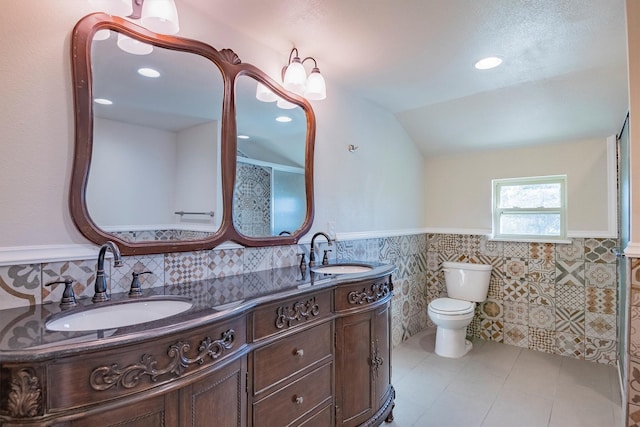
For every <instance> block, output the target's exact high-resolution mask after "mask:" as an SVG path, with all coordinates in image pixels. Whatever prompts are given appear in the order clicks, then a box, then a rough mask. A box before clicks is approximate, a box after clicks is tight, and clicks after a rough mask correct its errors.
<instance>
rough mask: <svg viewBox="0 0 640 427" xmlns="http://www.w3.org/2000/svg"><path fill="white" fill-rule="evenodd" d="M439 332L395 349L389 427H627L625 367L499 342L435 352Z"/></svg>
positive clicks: (478, 342) (476, 342) (477, 342)
mask: <svg viewBox="0 0 640 427" xmlns="http://www.w3.org/2000/svg"><path fill="white" fill-rule="evenodd" d="M434 345H435V330H432V329H429V330H426V331H423V332H421V333H419V334H417V335H415V336H413V337H411V338H410V339H409V340H407V341H406V342H404V343H402V344H401V345H399V346H398V347H396V348H394V350H393V359H392V382H393V386H394V387H395V389H396V406H395V409H394V411H393V413H394V417H395V419H394V421H393V423H390V424H384V425H386V426H389V427H392V426H393V427H409V426H416V427H430V426H433V427H474V426H482V427H538V426H549V427H620V426H622V420H621V409H620V406H621V403H620V392H619V381H618V372H617V369H616V368H614V367H612V366H607V365H599V364H597V363H593V362H585V361H582V360H577V359H573V358H569V357H563V356H558V355H553V354H546V353H541V352H537V351H533V350H528V349H524V348H520V347H514V346H509V345H506V344H499V343H495V342H491V341H483V340H474V347H473V349H472V350H471V352H470V353H469V354H467V355H466V356H464V357H462V358H460V359H447V358H442V357H439V356H437V355H436V354H435V353H434Z"/></svg>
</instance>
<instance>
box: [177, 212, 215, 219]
mask: <svg viewBox="0 0 640 427" xmlns="http://www.w3.org/2000/svg"><path fill="white" fill-rule="evenodd" d="M174 214H176V215H180V216H183V215H209V216H210V217H211V218H213V216H214V215H215V214H214V213H213V211H209V212H185V211H178V212H174Z"/></svg>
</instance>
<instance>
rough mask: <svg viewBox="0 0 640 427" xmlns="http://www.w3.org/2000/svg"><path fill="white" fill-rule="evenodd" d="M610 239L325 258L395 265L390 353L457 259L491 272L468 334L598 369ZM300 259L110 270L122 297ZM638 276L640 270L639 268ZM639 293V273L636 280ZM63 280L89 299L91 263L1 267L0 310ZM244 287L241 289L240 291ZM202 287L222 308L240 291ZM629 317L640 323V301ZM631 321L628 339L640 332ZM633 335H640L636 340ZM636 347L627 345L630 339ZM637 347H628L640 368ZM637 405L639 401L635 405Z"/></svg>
mask: <svg viewBox="0 0 640 427" xmlns="http://www.w3.org/2000/svg"><path fill="white" fill-rule="evenodd" d="M614 247H615V240H613V239H573V240H572V242H571V244H546V243H545V244H542V243H523V242H498V241H491V240H489V239H487V237H486V236H479V235H460V234H414V235H402V236H391V237H381V238H371V239H359V240H343V241H338V242H336V243H335V244H334V245H333V246H331V247H328V246H327V244H326V243H325V242H324V241H322V242H321V243H320V244H319V245H318V248H317V249H316V251H317V252H316V259H317V260H320V259H321V258H322V254H323V250H324V249H331V250H332V252H330V253H329V255H330V258H331V259H332V260H333V259H340V260H359V261H377V262H387V263H393V264H394V265H396V266H397V268H398V270H397V272H396V273H395V274H394V277H393V281H394V287H395V294H394V297H393V300H392V310H393V318H392V339H393V343H394V345H397V344H399V343H400V342H402V341H403V340H406V339H407V338H409V337H410V336H411V335H414V334H416V333H417V332H419V331H421V330H423V329H425V328H427V327H433V326H434V325H433V324H432V323H431V322H430V320H429V319H428V316H427V305H428V304H429V302H431V301H432V300H434V299H436V298H439V297H441V296H444V295H446V288H445V284H444V275H443V273H442V269H441V264H442V263H443V262H444V261H462V262H472V263H484V264H490V265H491V266H492V267H493V269H492V273H491V282H490V287H489V296H488V298H487V300H486V301H485V302H484V303H482V304H479V305H478V307H477V308H476V315H475V317H474V319H473V321H472V322H471V324H470V325H469V328H468V330H467V332H468V334H469V335H471V336H475V337H478V338H482V339H485V340H491V341H497V342H502V343H505V344H510V345H515V346H519V347H525V348H530V349H534V350H537V351H543V352H547V353H556V354H561V355H565V356H570V357H575V358H578V359H585V360H590V361H594V362H598V363H607V364H609V363H610V364H614V363H615V362H616V347H617V336H616V327H617V325H616V322H617V314H616V307H617V300H616V298H617V297H616V284H617V277H616V275H617V270H616V258H615V255H614V254H613V248H614ZM300 253H305V254H306V260H307V261H308V260H309V256H308V255H309V245H291V246H276V247H261V248H230V249H229V248H225V249H213V250H209V251H198V252H179V253H170V254H164V255H163V254H160V255H143V256H133V257H124V259H123V261H124V266H123V267H120V268H112V267H111V266H110V267H109V269H107V274H108V275H109V276H110V280H108V283H109V286H110V288H111V292H125V291H127V290H128V289H129V286H130V283H131V279H132V273H133V272H134V271H135V272H142V271H151V274H146V275H142V276H140V281H141V283H142V287H143V288H144V289H149V288H156V287H163V286H171V287H178V288H181V287H186V286H194V285H195V283H196V282H197V281H199V280H203V279H213V278H220V277H229V276H235V275H239V274H242V273H250V272H256V271H266V270H271V269H272V268H279V267H288V266H292V265H298V264H299V262H300V255H299V254H300ZM638 271H640V267H638ZM638 276H639V279H638V289H637V290H636V292H638V293H639V294H640V274H639V275H638ZM64 278H72V279H74V280H75V281H76V283H75V285H74V289H75V290H76V294H77V295H79V296H83V297H88V296H91V295H92V293H93V282H94V280H95V260H91V261H69V262H56V263H44V264H33V265H15V266H9V267H0V309H2V308H12V307H20V306H27V305H34V304H40V303H41V302H44V303H47V302H52V301H59V300H60V296H61V295H62V289H63V286H62V285H56V286H54V287H52V288H49V287H44V286H43V285H44V284H46V283H48V282H51V281H54V280H60V279H64ZM249 285H250V284H247V283H244V284H243V286H249ZM242 291H243V289H242V286H240V287H239V288H238V289H209V290H207V292H209V293H210V292H214V293H215V294H216V295H218V294H219V296H220V301H221V303H222V302H224V301H227V300H230V299H232V296H234V295H237V294H238V292H240V293H242ZM633 301H635V302H634V306H633V307H632V310H635V311H634V312H636V313H638V318H640V295H638V296H636V299H635V300H633ZM638 318H636V320H635V322H634V320H633V316H632V328H631V333H632V334H635V333H636V332H635V331H636V329H635V328H634V326H635V325H636V324H640V320H638ZM638 334H639V335H640V333H638ZM632 341H633V340H632ZM638 348H640V344H638V345H637V346H634V344H633V342H632V343H631V349H632V350H633V351H635V353H634V354H633V355H632V356H634V357H636V358H637V360H638V361H639V363H640V350H638ZM639 399H640V397H639Z"/></svg>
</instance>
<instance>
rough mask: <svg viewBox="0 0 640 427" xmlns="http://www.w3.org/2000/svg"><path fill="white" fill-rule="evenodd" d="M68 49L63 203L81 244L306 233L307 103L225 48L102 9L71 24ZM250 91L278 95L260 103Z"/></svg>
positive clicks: (169, 246)
mask: <svg viewBox="0 0 640 427" xmlns="http://www.w3.org/2000/svg"><path fill="white" fill-rule="evenodd" d="M71 54H72V55H71V64H72V71H73V84H74V100H75V122H76V123H75V124H76V132H75V133H76V137H75V153H74V164H73V171H72V175H71V186H70V194H69V206H70V210H71V216H72V218H73V220H74V222H75V224H76V226H77V227H78V230H79V231H80V232H81V233H82V234H83V235H84V236H85V237H86V238H87V239H89V240H90V241H92V242H94V243H97V244H102V243H104V242H105V241H107V240H113V241H115V242H116V243H118V245H119V246H120V249H121V252H122V253H123V254H125V255H135V254H140V255H141V254H151V253H167V252H178V251H196V250H206V249H211V248H214V247H215V246H217V245H219V244H221V243H224V242H227V241H233V242H237V243H240V244H242V245H245V246H268V245H287V244H293V243H296V242H297V241H298V239H299V238H300V237H302V236H303V235H304V233H306V232H307V231H308V230H309V229H310V227H311V224H312V221H313V151H314V138H315V116H314V114H313V110H312V109H311V105H310V104H309V102H308V101H306V100H305V99H303V98H301V97H299V96H297V95H294V94H292V93H290V92H287V91H286V90H284V89H283V88H282V86H280V85H279V84H278V83H277V82H275V81H274V80H273V79H272V78H271V77H269V76H268V75H267V74H265V73H264V72H263V71H261V70H260V69H258V68H256V67H255V66H253V65H251V64H244V63H242V61H241V60H240V58H238V56H237V55H236V54H235V53H234V52H233V51H232V50H231V49H222V50H217V49H216V48H214V47H212V46H210V45H208V44H206V43H202V42H199V41H197V40H190V39H185V38H180V37H174V36H166V35H160V34H155V33H152V32H150V31H148V30H146V29H145V28H142V27H140V26H138V25H136V24H134V23H132V22H129V21H128V20H126V19H123V18H120V17H117V16H111V15H107V14H104V13H94V14H90V15H87V16H85V17H84V18H82V19H81V20H80V21H79V22H78V23H77V24H76V26H75V28H74V30H73V35H72V40H71ZM236 83H237V84H236ZM258 84H260V85H261V86H262V87H263V88H266V89H268V91H269V92H270V93H271V95H273V96H274V97H275V98H278V99H279V101H276V102H262V101H259V100H258V99H256V89H257V86H258ZM278 104H279V106H278ZM284 107H286V108H284ZM278 117H280V120H281V121H276V119H277V118H278ZM283 117H284V118H283ZM256 170H260V171H261V174H254V173H253V171H256ZM248 171H249V172H248ZM236 173H237V174H238V176H236ZM259 175H260V176H261V175H265V177H264V179H263V178H262V177H261V178H260V180H258V179H257V177H258V176H259ZM236 190H237V191H236ZM250 205H253V206H251V209H249V207H250ZM256 206H259V207H260V209H255V207H256Z"/></svg>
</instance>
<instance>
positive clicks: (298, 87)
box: [284, 56, 307, 95]
mask: <svg viewBox="0 0 640 427" xmlns="http://www.w3.org/2000/svg"><path fill="white" fill-rule="evenodd" d="M306 82H307V72H306V71H305V69H304V66H303V65H302V62H300V58H298V57H297V56H296V57H295V58H293V61H291V64H289V66H288V67H287V70H286V71H285V72H284V88H285V89H287V90H290V91H291V92H294V93H297V94H298V95H302V94H303V93H304V88H305V84H306Z"/></svg>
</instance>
